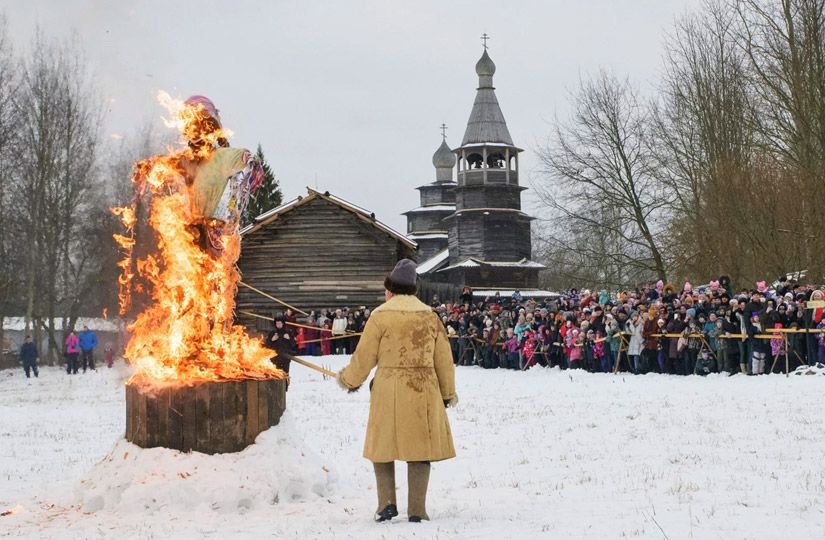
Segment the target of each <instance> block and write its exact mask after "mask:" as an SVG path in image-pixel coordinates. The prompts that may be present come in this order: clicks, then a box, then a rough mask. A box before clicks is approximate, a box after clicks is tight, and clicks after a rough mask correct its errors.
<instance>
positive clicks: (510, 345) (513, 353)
mask: <svg viewBox="0 0 825 540" xmlns="http://www.w3.org/2000/svg"><path fill="white" fill-rule="evenodd" d="M518 341H519V340H518V338H517V337H516V334H515V332H514V331H513V329H512V328H508V329H507V339H506V340H505V342H504V344H503V345H502V348H503V349H504V351H505V352H506V353H507V366H506V367H507V368H508V369H518V367H519V365H518V364H519V343H518Z"/></svg>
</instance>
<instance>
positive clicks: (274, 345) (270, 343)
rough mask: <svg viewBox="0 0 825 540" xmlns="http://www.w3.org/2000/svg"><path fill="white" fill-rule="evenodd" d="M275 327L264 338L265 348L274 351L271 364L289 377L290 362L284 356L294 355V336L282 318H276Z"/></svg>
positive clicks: (295, 346)
mask: <svg viewBox="0 0 825 540" xmlns="http://www.w3.org/2000/svg"><path fill="white" fill-rule="evenodd" d="M273 322H274V325H275V327H274V328H273V329H272V330H271V331H270V332H269V335H267V336H266V346H267V347H268V348H270V349H272V350H273V351H275V353H276V356H275V357H273V358H272V363H273V364H275V365H276V366H278V369H282V370H284V371H285V372H286V374H287V375H289V365H290V362H291V360H290V359H289V358H287V357H286V356H284V353H286V354H288V355H294V354H295V352H296V348H297V344H296V343H295V336H293V335H292V330H290V329H289V328H287V326H286V324H284V319H283V317H276V318H275V319H274V321H273ZM287 389H289V379H288V378H287Z"/></svg>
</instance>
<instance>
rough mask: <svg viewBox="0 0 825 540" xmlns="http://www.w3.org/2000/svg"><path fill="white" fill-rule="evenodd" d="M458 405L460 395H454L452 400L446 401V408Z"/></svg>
mask: <svg viewBox="0 0 825 540" xmlns="http://www.w3.org/2000/svg"><path fill="white" fill-rule="evenodd" d="M457 405H458V394H456V395H454V396H453V397H451V398H450V399H445V400H444V407H445V408H447V407H456V406H457Z"/></svg>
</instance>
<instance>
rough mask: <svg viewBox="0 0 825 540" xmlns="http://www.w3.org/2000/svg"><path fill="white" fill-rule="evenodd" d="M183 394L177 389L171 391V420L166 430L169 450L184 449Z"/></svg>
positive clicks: (169, 419)
mask: <svg viewBox="0 0 825 540" xmlns="http://www.w3.org/2000/svg"><path fill="white" fill-rule="evenodd" d="M183 398H184V396H183V394H181V393H180V392H179V391H178V389H177V388H175V389H170V390H169V418H168V425H167V428H166V442H167V444H166V445H164V446H167V447H168V448H175V449H177V450H182V449H183V423H184V418H183V404H182V401H183Z"/></svg>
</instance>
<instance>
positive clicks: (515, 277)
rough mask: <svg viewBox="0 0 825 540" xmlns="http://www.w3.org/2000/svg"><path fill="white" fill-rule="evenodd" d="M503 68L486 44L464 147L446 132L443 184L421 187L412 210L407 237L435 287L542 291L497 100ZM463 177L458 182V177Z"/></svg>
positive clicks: (514, 151) (513, 152)
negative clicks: (452, 142) (497, 79)
mask: <svg viewBox="0 0 825 540" xmlns="http://www.w3.org/2000/svg"><path fill="white" fill-rule="evenodd" d="M495 72H496V66H495V64H494V63H493V61H492V59H491V58H490V56H489V54H488V53H487V48H486V46H485V48H484V53H483V54H482V56H481V59H479V61H478V62H477V63H476V74H477V75H478V88H477V90H476V98H475V102H474V103H473V108H472V111H471V112H470V119H469V120H468V121H467V129H466V130H465V132H464V138H463V139H462V141H461V146H459V147H458V148H456V149H454V150H450V148H449V146H448V145H447V141H446V137H444V136H443V132H442V138H443V140H442V143H441V146H440V147H439V148H438V150H436V152H435V155H434V156H433V165H434V166H435V169H436V180H435V182H433V183H430V184H425V185H423V186H420V187H419V188H418V190H419V192H420V199H421V204H420V206H419V207H418V208H415V209H413V210H410V211H409V212H406V213H405V215H406V216H407V237H408V238H409V239H411V240H414V241H415V242H417V243H418V244H419V246H420V247H419V274H420V276H421V277H422V279H423V280H424V281H426V282H430V283H451V284H453V285H458V286H465V285H466V286H470V287H473V288H477V289H488V290H503V289H522V290H526V289H534V288H536V287H537V286H538V273H539V271H540V270H541V269H542V268H544V266H543V265H541V264H539V263H537V262H534V261H532V260H531V257H532V242H531V238H530V222H531V221H532V219H533V218H531V217H530V216H529V215H527V214H526V213H524V212H523V211H522V210H521V192H522V191H523V190H525V189H527V188H525V187H523V186H521V185H519V153H520V152H522V149H521V148H518V147H516V146H515V145H514V144H513V139H512V137H511V136H510V131H509V130H508V129H507V123H506V122H505V120H504V115H503V114H502V112H501V108H500V107H499V104H498V99H497V98H496V93H495V88H494V87H493V75H494V74H495ZM454 171H455V179H454V178H453V172H454Z"/></svg>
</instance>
